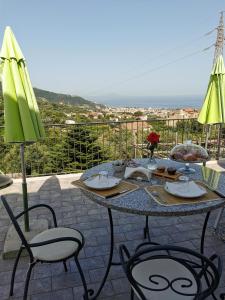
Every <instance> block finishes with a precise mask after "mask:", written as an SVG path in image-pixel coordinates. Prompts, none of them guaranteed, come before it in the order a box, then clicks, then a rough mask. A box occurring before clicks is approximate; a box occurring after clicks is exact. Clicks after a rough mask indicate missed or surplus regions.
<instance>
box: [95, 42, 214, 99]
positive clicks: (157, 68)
mask: <svg viewBox="0 0 225 300" xmlns="http://www.w3.org/2000/svg"><path fill="white" fill-rule="evenodd" d="M213 46H215V44H212V45H210V46H209V47H206V48H204V49H202V50H198V51H195V52H192V53H189V54H187V55H184V56H181V57H179V58H177V59H175V60H172V61H170V62H168V63H165V64H162V65H159V66H157V67H154V68H151V69H149V70H147V71H145V72H142V73H140V74H137V75H134V76H131V77H129V78H127V79H125V80H122V81H118V82H115V83H113V84H111V85H108V86H107V87H105V88H103V89H99V90H96V91H94V92H92V94H90V95H92V96H93V94H96V93H99V92H101V91H103V90H105V89H108V88H110V87H112V86H115V85H121V84H123V83H126V82H128V81H131V80H135V79H138V78H141V77H143V76H145V75H147V74H149V73H152V72H155V71H157V70H160V69H163V68H165V67H167V66H169V65H172V64H174V63H177V62H178V61H182V60H184V59H187V58H189V57H192V56H195V55H197V54H200V53H203V52H205V51H208V50H209V49H211V48H212V47H213Z"/></svg>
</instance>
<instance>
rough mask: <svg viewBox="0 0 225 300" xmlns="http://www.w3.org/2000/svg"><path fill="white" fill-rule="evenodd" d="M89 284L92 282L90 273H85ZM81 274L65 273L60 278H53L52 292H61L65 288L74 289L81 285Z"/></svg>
mask: <svg viewBox="0 0 225 300" xmlns="http://www.w3.org/2000/svg"><path fill="white" fill-rule="evenodd" d="M84 275H85V278H86V281H87V283H88V282H90V279H89V274H88V272H84ZM81 284H82V282H81V278H80V274H79V273H70V272H68V273H65V274H60V275H58V276H52V290H53V291H54V290H60V289H63V288H68V287H74V286H79V285H81Z"/></svg>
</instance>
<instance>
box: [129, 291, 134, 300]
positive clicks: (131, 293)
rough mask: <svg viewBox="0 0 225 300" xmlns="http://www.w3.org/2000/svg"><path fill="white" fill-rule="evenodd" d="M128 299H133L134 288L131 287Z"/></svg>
mask: <svg viewBox="0 0 225 300" xmlns="http://www.w3.org/2000/svg"><path fill="white" fill-rule="evenodd" d="M130 299H131V300H134V290H133V289H132V288H131V290H130Z"/></svg>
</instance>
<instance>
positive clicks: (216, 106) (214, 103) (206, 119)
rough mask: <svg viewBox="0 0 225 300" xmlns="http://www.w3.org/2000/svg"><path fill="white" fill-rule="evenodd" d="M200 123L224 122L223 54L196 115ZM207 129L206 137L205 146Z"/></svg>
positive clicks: (224, 83)
mask: <svg viewBox="0 0 225 300" xmlns="http://www.w3.org/2000/svg"><path fill="white" fill-rule="evenodd" d="M198 122H199V123H201V124H208V125H211V124H222V123H225V67H224V62H223V56H222V55H220V56H218V58H217V60H216V63H215V64H214V66H213V70H212V72H211V76H210V80H209V84H208V89H207V93H206V96H205V100H204V103H203V106H202V108H201V111H200V113H199V116H198ZM208 137H209V130H208V131H207V137H206V148H207V143H208ZM218 142H219V144H218V156H219V151H220V130H219V135H218Z"/></svg>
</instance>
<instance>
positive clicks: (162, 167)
mask: <svg viewBox="0 0 225 300" xmlns="http://www.w3.org/2000/svg"><path fill="white" fill-rule="evenodd" d="M156 170H157V171H158V172H159V173H164V172H165V170H166V167H164V166H158V167H157V169H156Z"/></svg>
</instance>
